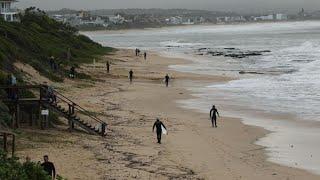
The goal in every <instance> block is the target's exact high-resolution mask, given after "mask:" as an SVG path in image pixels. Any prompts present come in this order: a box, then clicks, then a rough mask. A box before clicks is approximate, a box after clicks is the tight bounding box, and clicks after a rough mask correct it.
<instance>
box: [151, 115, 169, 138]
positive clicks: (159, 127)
mask: <svg viewBox="0 0 320 180" xmlns="http://www.w3.org/2000/svg"><path fill="white" fill-rule="evenodd" d="M154 128H156V132H157V139H158V143H159V144H161V135H162V133H165V134H167V128H166V126H165V125H164V124H163V123H162V122H161V121H160V120H159V119H158V118H157V120H156V122H154V124H153V128H152V132H154Z"/></svg>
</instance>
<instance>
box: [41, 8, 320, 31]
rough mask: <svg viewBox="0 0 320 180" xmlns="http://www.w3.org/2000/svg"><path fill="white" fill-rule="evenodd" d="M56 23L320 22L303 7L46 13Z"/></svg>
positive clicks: (80, 25) (87, 26) (136, 25)
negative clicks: (291, 9)
mask: <svg viewBox="0 0 320 180" xmlns="http://www.w3.org/2000/svg"><path fill="white" fill-rule="evenodd" d="M47 13H48V14H49V16H50V17H52V18H54V19H56V20H57V21H60V22H63V23H68V24H70V25H71V26H74V27H77V28H79V29H82V30H96V29H111V30H112V29H115V30H116V29H130V28H152V27H163V26H174V25H194V24H232V23H233V24H234V23H247V22H265V21H269V22H273V21H297V20H316V19H320V11H316V12H307V11H305V10H304V9H303V8H301V9H300V10H297V12H296V13H295V14H286V13H281V12H272V13H265V14H245V15H244V14H243V15H242V14H237V13H232V12H216V11H204V10H186V9H112V10H93V11H84V10H81V11H75V10H70V9H62V10H59V11H49V12H47Z"/></svg>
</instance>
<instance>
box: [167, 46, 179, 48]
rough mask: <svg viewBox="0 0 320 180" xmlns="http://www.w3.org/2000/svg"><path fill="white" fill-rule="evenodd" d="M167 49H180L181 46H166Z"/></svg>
mask: <svg viewBox="0 0 320 180" xmlns="http://www.w3.org/2000/svg"><path fill="white" fill-rule="evenodd" d="M166 47H167V48H179V47H180V46H166Z"/></svg>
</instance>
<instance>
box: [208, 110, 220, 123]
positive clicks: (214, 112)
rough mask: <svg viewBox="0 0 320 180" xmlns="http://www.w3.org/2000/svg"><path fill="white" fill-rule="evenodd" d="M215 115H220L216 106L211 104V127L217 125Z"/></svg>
mask: <svg viewBox="0 0 320 180" xmlns="http://www.w3.org/2000/svg"><path fill="white" fill-rule="evenodd" d="M217 115H218V116H219V117H220V115H219V112H218V110H217V108H216V106H215V105H212V108H211V110H210V118H211V123H212V127H218V126H217Z"/></svg>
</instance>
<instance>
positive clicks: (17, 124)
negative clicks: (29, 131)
mask: <svg viewBox="0 0 320 180" xmlns="http://www.w3.org/2000/svg"><path fill="white" fill-rule="evenodd" d="M19 127H20V105H19V102H17V103H16V128H19Z"/></svg>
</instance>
